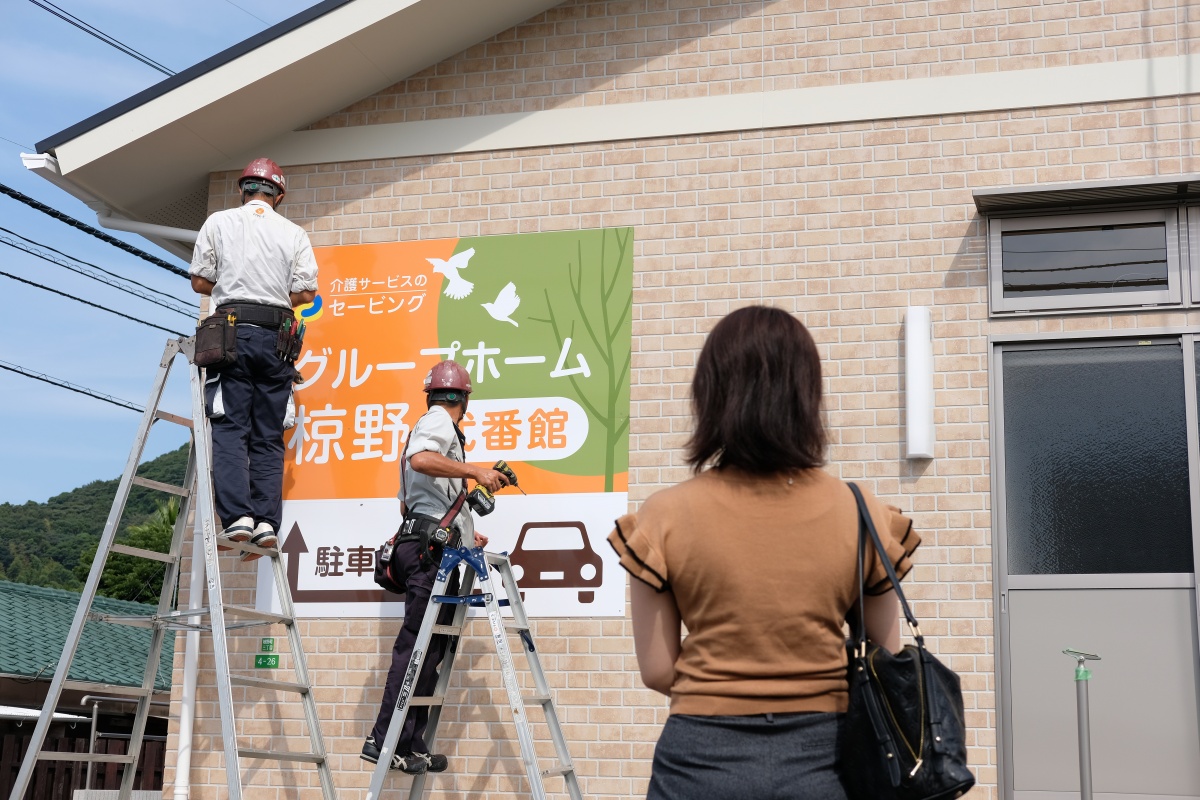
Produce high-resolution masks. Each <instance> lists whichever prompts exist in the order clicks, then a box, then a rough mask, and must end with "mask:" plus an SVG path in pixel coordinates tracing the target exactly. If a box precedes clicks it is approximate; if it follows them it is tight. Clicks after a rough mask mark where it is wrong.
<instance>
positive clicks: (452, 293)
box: [425, 247, 475, 300]
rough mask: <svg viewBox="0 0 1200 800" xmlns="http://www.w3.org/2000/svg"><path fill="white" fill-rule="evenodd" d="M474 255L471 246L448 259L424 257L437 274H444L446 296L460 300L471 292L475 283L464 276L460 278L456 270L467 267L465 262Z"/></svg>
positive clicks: (473, 249)
mask: <svg viewBox="0 0 1200 800" xmlns="http://www.w3.org/2000/svg"><path fill="white" fill-rule="evenodd" d="M473 255H475V248H474V247H471V248H469V249H467V250H463V251H462V252H461V253H455V254H454V255H452V256H450V260H449V261H443V260H442V259H440V258H427V259H425V260H426V261H428V262H429V263H430V264H433V271H434V272H436V273H438V274H439V275H445V276H446V278H447V280H448V281H449V283H447V284H446V297H450V298H453V299H454V300H462V299H463V298H464V297H466V296H467V295H469V294H470V293H471V290H472V289H474V288H475V284H473V283H471V282H470V281H469V280H467V279H466V278H460V277H459V275H458V271H459V270H460V269H466V268H467V262H468V261H470V260H471V256H473Z"/></svg>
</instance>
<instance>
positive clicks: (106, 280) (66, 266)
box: [0, 234, 196, 318]
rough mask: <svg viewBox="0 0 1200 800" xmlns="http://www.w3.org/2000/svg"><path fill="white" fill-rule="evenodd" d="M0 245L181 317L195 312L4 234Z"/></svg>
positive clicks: (190, 315) (191, 315)
mask: <svg viewBox="0 0 1200 800" xmlns="http://www.w3.org/2000/svg"><path fill="white" fill-rule="evenodd" d="M0 245H7V246H8V247H12V248H13V249H19V251H22V252H24V253H29V254H30V255H32V257H35V258H40V259H42V260H43V261H49V263H50V264H54V265H56V266H61V267H62V269H65V270H71V271H72V272H76V273H78V275H83V276H85V277H89V278H91V279H92V281H97V282H100V283H103V284H104V285H108V287H112V288H114V289H116V290H119V291H124V293H125V294H128V295H133V296H134V297H139V299H142V300H145V301H146V302H152V303H154V305H156V306H158V307H160V308H166V309H167V311H173V312H175V313H176V314H180V315H182V317H187V318H193V317H194V315H196V312H192V311H187V309H185V308H176V307H175V306H172V305H169V303H166V302H163V301H161V300H156V299H155V297H151V296H150V295H148V294H145V293H143V291H139V290H138V289H133V288H131V287H127V285H125V284H124V283H118V282H116V281H112V279H109V278H106V277H103V276H101V275H96V273H95V272H92V271H91V270H88V269H84V267H82V266H76V265H73V264H67V263H66V261H64V260H62V259H59V258H56V257H54V255H50V254H48V253H40V252H37V251H36V249H34V248H32V247H31V246H29V245H23V243H22V242H19V241H13V240H11V239H8V237H7V236H5V235H4V234H0Z"/></svg>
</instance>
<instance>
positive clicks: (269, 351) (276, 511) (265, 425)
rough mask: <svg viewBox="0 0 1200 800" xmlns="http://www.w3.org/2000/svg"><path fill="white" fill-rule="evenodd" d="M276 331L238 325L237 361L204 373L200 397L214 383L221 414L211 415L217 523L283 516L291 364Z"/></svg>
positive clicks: (211, 393)
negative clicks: (280, 351) (206, 379)
mask: <svg viewBox="0 0 1200 800" xmlns="http://www.w3.org/2000/svg"><path fill="white" fill-rule="evenodd" d="M277 337H278V332H277V331H274V330H271V329H268V328H260V327H258V326H256V325H238V326H237V351H238V356H237V361H235V362H234V363H233V364H230V365H229V366H228V367H225V368H224V369H222V370H221V371H220V373H217V380H216V381H213V380H212V378H213V375H212V374H211V373H210V374H209V383H208V385H207V386H206V387H205V400H206V403H207V405H208V408H209V409H210V411H211V409H212V404H213V399H214V397H215V395H216V392H217V388H218V386H219V387H220V391H221V401H222V403H223V405H224V410H225V416H223V417H220V418H217V419H214V420H212V440H213V494H214V495H215V498H216V506H217V516H219V517H220V518H221V524H222V525H224V526H226V527H227V526H229V525H231V524H233V522H234V521H235V520H237V519H238V517H251V518H253V520H254V522H255V524H257V523H260V522H266V523H269V524H270V525H271V527H272V528H273V529H274V530H275V531H278V530H279V523H280V518H281V517H282V516H283V456H284V445H283V417H284V414H286V413H287V401H288V395H289V394H290V393H291V389H292V376H293V375H294V374H295V367H293V366H292V364H291V363H290V362H287V361H284V360H283V359H281V358H280V357H279V356H277V355H276V354H275V343H276V339H277Z"/></svg>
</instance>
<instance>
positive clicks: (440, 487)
mask: <svg viewBox="0 0 1200 800" xmlns="http://www.w3.org/2000/svg"><path fill="white" fill-rule="evenodd" d="M405 450H406V455H405V457H404V463H402V464H401V465H400V469H402V470H403V471H404V474H403V478H404V485H403V489H402V490H401V493H400V499H401V500H403V501H404V505H405V507H406V508H407V509H408V510H409V511H410V512H411V513H414V514H424V515H426V516H429V517H437V518H441V517H443V516H445V514H446V512H447V511H449V510H450V506H452V505H454V501H455V499H456V498H457V497H458V493H459V492H465V491H466V490H467V482H466V481H465V480H463V479H462V478H434V477H432V476H430V475H425V474H423V473H420V472H417V471H416V470H415V469H413V467H412V464H410V463H409V462H410V461H411V460H412V457H413V456H415V455H416V454H417V453H423V452H425V451H429V452H431V453H437V454H438V455H443V456H445V457H446V458H449V459H451V460H453V461H466V458H465V456H464V455H463V450H462V443H461V442H459V441H458V433H457V432H456V431H455V430H454V419H453V418H452V417H451V416H450V412H449V411H447V410H446V409H445V408H444V407H443V406H430V408H429V410H428V411H426V412H425V414H424V416H422V417H421V418H420V419H419V420H417V424H416V425H415V426H414V427H413V429H412V433H410V434H409V436H408V443H407V444H406V445H405ZM453 524H454V525H455V526H457V527H458V532H459V535H461V536H462V539H463V542H464V544H465V546H466V547H474V546H475V544H474V541H473V536H474V533H475V520H474V519H473V518H472V517H471V509H470V506H468V505H467V504H466V503H463V507H462V510H461V511H459V512H458V516H457V517H455V519H454V523H453Z"/></svg>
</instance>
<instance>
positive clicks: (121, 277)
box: [0, 225, 197, 317]
mask: <svg viewBox="0 0 1200 800" xmlns="http://www.w3.org/2000/svg"><path fill="white" fill-rule="evenodd" d="M0 230H2V231H4V233H6V234H8V235H10V236H16V237H17V239H20V240H22V241H24V242H28V243H30V245H32V246H35V247H41V248H42V249H48V251H50V252H52V253H58V254H59V255H61V257H64V258H70V259H71V260H72V261H77V263H79V264H83V265H85V266H90V267H92V269H94V270H100V271H101V272H103V273H104V275H112V276H113V277H114V278H116V279H119V281H125V282H126V283H132V284H133V285H136V287H140V288H143V289H145V290H146V291H152V293H154V294H156V295H158V296H162V297H167V299H168V300H173V301H175V302H178V303H179V305H181V306H182V307H184V308H186V309H187V314H188V317H194V315H196V313H197V308H196V307H194V306H190V305H188V302H187V301H186V300H181V299H179V297H176V296H175V295H173V294H170V293H167V291H158V290H157V289H154V288H151V287H148V285H146V284H144V283H138V282H137V281H134V279H132V278H127V277H125V276H124V275H118V273H116V272H113V271H110V270H106V269H104V267H102V266H100V265H98V264H92V263H91V261H85V260H83V259H82V258H77V257H74V255H71V254H70V253H64V252H62V251H61V249H58V248H55V247H50V246H49V245H43V243H42V242H40V241H35V240H32V239H29V237H28V236H22V235H20V234H18V233H17V231H16V230H8V229H7V228H5V227H4V225H0ZM89 277H90V276H89Z"/></svg>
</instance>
